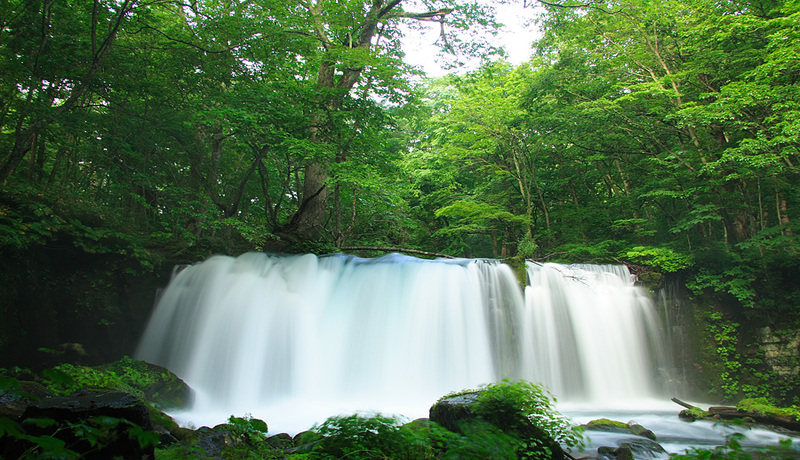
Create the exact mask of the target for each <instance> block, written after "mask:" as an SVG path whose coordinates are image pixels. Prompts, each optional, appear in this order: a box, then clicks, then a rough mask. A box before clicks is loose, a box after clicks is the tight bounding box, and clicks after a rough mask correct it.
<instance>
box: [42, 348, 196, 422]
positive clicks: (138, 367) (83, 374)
mask: <svg viewBox="0 0 800 460" xmlns="http://www.w3.org/2000/svg"><path fill="white" fill-rule="evenodd" d="M43 376H44V383H45V385H47V386H48V387H49V388H50V390H51V391H52V392H53V393H56V394H59V395H68V394H71V393H74V392H76V391H78V390H81V389H93V390H103V391H121V392H124V393H128V394H131V395H133V396H135V397H137V398H139V399H142V400H145V401H150V402H152V403H153V404H155V405H156V406H157V407H159V408H162V409H168V408H180V407H184V406H186V405H187V404H188V403H189V402H190V400H191V397H192V392H191V389H190V388H189V387H188V386H187V385H186V384H185V383H184V382H183V381H182V380H180V379H179V378H178V377H177V376H176V375H175V374H173V373H172V372H170V371H169V370H167V369H165V368H163V367H160V366H156V365H154V364H150V363H147V362H144V361H137V360H135V359H131V358H129V357H127V356H125V357H123V358H122V359H120V360H119V361H115V362H113V363H110V364H106V365H103V366H99V367H88V366H80V365H75V364H61V365H59V366H56V367H54V368H52V369H48V370H45V371H44V372H43Z"/></svg>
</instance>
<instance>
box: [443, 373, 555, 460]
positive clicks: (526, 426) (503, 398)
mask: <svg viewBox="0 0 800 460" xmlns="http://www.w3.org/2000/svg"><path fill="white" fill-rule="evenodd" d="M519 388H521V387H516V386H513V385H508V384H498V385H494V386H490V387H488V388H485V389H481V390H472V391H466V392H462V393H457V394H454V395H449V396H446V397H444V398H442V399H440V400H439V401H438V402H437V403H436V404H434V405H433V406H432V407H431V409H430V419H431V420H432V421H434V422H436V423H438V424H440V425H441V426H443V427H445V428H447V429H449V430H452V431H454V432H456V433H460V434H462V435H465V436H468V437H472V438H480V437H482V436H481V432H483V433H484V434H485V435H486V436H485V437H497V436H495V434H494V433H492V431H494V429H496V430H498V431H499V432H500V433H502V434H504V435H507V436H508V437H509V438H511V439H516V440H518V441H519V442H518V444H519V445H520V446H526V447H525V448H534V449H536V450H539V451H546V452H549V458H551V459H556V460H558V459H563V458H565V454H564V450H563V449H562V448H561V446H560V445H559V443H558V442H556V441H555V440H554V439H553V438H552V437H551V436H550V435H548V434H547V433H546V432H545V431H544V430H543V429H541V428H540V427H539V426H537V425H536V424H535V422H534V420H533V419H532V418H531V417H528V416H527V415H526V414H525V413H524V410H523V409H522V407H521V406H522V405H523V404H524V403H525V401H520V400H517V399H515V397H518V396H520V395H519V394H516V393H517V391H518V389H519ZM506 390H508V391H506ZM506 393H507V394H506ZM521 394H524V391H523V392H522V393H521ZM517 403H520V406H517ZM481 427H483V428H481Z"/></svg>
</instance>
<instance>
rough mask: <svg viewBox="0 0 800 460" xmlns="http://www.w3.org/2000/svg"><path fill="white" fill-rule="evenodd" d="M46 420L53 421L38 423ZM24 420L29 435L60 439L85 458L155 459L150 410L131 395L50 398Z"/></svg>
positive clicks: (27, 412) (85, 394)
mask: <svg viewBox="0 0 800 460" xmlns="http://www.w3.org/2000/svg"><path fill="white" fill-rule="evenodd" d="M42 419H50V420H52V422H51V423H37V422H36V421H37V420H42ZM20 420H21V423H22V426H23V427H24V428H25V430H26V433H27V434H29V435H33V436H52V437H54V438H57V439H59V440H61V441H63V442H64V443H65V447H66V448H68V449H69V450H72V451H74V452H77V453H78V454H79V455H80V457H81V458H82V459H89V460H92V459H97V460H101V459H103V460H104V459H108V458H114V457H117V458H122V459H125V460H144V459H153V458H155V451H154V442H155V439H156V438H155V434H153V433H152V430H153V426H152V423H151V421H150V416H149V414H148V410H147V407H146V406H145V404H144V403H143V402H142V401H141V400H139V399H137V398H135V397H133V396H131V395H129V394H127V393H116V392H115V393H108V392H98V391H86V392H79V393H75V394H73V395H70V396H57V397H51V398H46V399H43V400H41V401H38V402H33V403H31V404H30V405H28V407H27V408H26V409H25V412H24V413H23V414H22V417H21V418H20ZM76 425H77V428H76V427H75V426H76ZM137 427H138V428H137ZM139 428H140V429H139ZM148 435H150V436H149V437H148ZM140 441H143V444H144V445H142V443H140ZM18 447H19V446H18ZM27 447H30V446H27ZM40 447H42V446H40ZM12 458H13V457H12Z"/></svg>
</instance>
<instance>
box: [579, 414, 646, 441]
mask: <svg viewBox="0 0 800 460" xmlns="http://www.w3.org/2000/svg"><path fill="white" fill-rule="evenodd" d="M583 427H584V428H585V429H587V430H594V431H606V432H612V433H624V434H632V435H635V436H640V437H643V438H647V439H650V440H652V441H655V440H656V434H655V433H653V431H651V430H648V429H647V428H645V427H643V426H642V425H639V424H638V423H634V422H628V423H623V422H620V421H617V420H611V419H607V418H600V419H597V420H592V421H591V422H589V423H587V424H585V425H583Z"/></svg>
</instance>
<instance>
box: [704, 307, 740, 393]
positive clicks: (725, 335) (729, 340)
mask: <svg viewBox="0 0 800 460" xmlns="http://www.w3.org/2000/svg"><path fill="white" fill-rule="evenodd" d="M702 321H703V323H702V324H703V325H704V327H705V333H706V337H707V338H708V344H709V346H710V348H711V350H710V351H711V353H713V355H714V356H715V358H714V359H713V361H712V360H708V362H709V363H712V362H715V363H717V364H716V367H717V369H716V373H717V375H718V377H717V378H716V379H714V383H713V384H714V385H716V386H717V387H716V388H714V389H713V390H714V391H716V392H718V394H719V396H720V397H722V398H724V399H725V400H734V399H735V398H737V397H738V396H740V395H741V391H742V390H741V376H742V365H743V358H742V355H741V354H740V353H739V350H738V346H739V335H738V330H739V324H737V323H734V322H730V321H726V320H725V318H724V317H723V315H722V313H719V312H711V313H708V314H706V315H705V316H703V318H702Z"/></svg>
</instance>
